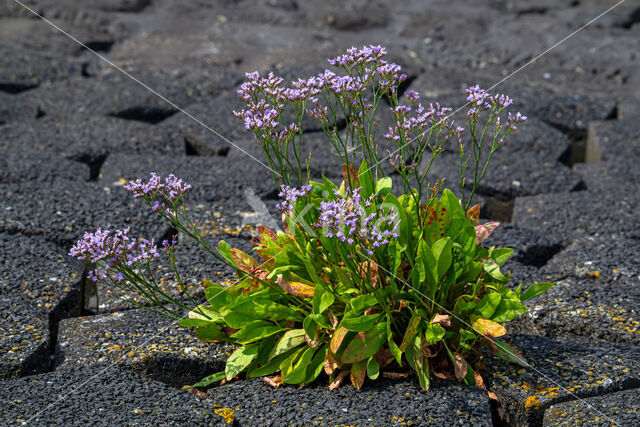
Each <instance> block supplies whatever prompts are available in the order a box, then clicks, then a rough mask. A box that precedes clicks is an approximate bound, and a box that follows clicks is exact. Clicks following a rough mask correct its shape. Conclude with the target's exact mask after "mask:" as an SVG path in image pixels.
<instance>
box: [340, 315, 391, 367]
mask: <svg viewBox="0 0 640 427" xmlns="http://www.w3.org/2000/svg"><path fill="white" fill-rule="evenodd" d="M386 329H387V322H380V323H378V324H377V325H375V326H374V327H373V329H371V330H369V331H366V332H359V333H358V334H356V336H354V337H353V339H352V340H351V341H349V345H348V346H347V348H346V349H345V350H344V352H343V353H342V357H341V358H340V362H342V363H356V362H359V361H361V360H363V359H368V358H369V357H371V356H373V355H374V354H375V353H377V351H378V350H380V347H382V344H384V342H385V338H386V336H385V335H386V334H385V332H386Z"/></svg>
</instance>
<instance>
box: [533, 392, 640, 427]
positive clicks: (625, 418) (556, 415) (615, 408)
mask: <svg viewBox="0 0 640 427" xmlns="http://www.w3.org/2000/svg"><path fill="white" fill-rule="evenodd" d="M639 399H640V389H637V388H635V389H632V390H625V391H619V392H617V393H607V394H605V395H602V396H597V397H589V398H587V399H582V400H572V401H570V402H565V403H559V404H557V405H552V406H551V407H550V408H549V409H547V410H546V411H545V412H544V420H543V421H542V425H543V426H545V427H546V426H568V425H576V424H589V425H593V426H596V425H597V426H605V425H607V426H608V425H611V424H612V423H615V424H617V425H637V424H638V423H640V408H638V403H637V402H638V401H639Z"/></svg>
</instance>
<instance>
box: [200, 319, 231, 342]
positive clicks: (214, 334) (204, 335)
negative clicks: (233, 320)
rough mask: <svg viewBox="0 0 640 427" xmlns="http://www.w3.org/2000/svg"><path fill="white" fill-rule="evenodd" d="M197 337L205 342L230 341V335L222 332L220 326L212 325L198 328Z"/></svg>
mask: <svg viewBox="0 0 640 427" xmlns="http://www.w3.org/2000/svg"><path fill="white" fill-rule="evenodd" d="M195 332H196V337H197V338H198V339H199V340H202V341H205V342H212V341H229V335H227V334H225V333H224V332H222V331H221V329H220V325H216V324H215V323H212V324H210V325H207V326H198V327H197V328H196V329H195Z"/></svg>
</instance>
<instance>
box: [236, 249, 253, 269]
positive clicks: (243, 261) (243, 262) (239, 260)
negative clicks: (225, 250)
mask: <svg viewBox="0 0 640 427" xmlns="http://www.w3.org/2000/svg"><path fill="white" fill-rule="evenodd" d="M231 255H232V256H233V261H235V263H236V265H237V266H238V268H239V269H240V270H242V271H244V272H247V273H248V272H250V271H251V270H252V269H253V268H254V267H258V262H257V261H256V260H255V259H253V257H252V256H251V255H249V254H247V253H244V252H242V251H241V250H240V249H235V248H232V249H231Z"/></svg>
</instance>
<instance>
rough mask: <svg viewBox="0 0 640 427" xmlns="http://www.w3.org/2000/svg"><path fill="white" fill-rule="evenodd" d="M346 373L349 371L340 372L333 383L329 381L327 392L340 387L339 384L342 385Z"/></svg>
mask: <svg viewBox="0 0 640 427" xmlns="http://www.w3.org/2000/svg"><path fill="white" fill-rule="evenodd" d="M348 373H349V371H342V372H340V373H339V374H338V376H337V377H336V378H335V379H334V380H333V381H331V383H329V390H335V389H337V388H338V387H340V384H342V381H343V380H344V377H346V376H347V374H348Z"/></svg>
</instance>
